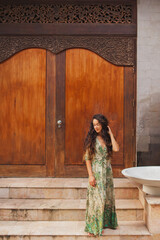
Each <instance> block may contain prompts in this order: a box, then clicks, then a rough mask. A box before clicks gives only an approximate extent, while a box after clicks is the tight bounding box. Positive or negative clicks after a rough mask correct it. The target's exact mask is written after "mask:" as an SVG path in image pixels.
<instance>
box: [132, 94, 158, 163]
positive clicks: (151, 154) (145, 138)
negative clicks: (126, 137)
mask: <svg viewBox="0 0 160 240" xmlns="http://www.w3.org/2000/svg"><path fill="white" fill-rule="evenodd" d="M143 102H145V104H144V105H145V107H144V109H143V113H144V114H142V115H141V117H140V133H139V134H137V135H139V136H138V139H137V149H144V146H145V149H147V150H148V151H138V152H137V166H160V93H154V94H153V95H150V96H149V98H148V99H143ZM146 102H147V105H146ZM139 104H141V103H139ZM146 106H148V107H146ZM144 132H145V133H146V132H147V134H148V135H147V134H144Z"/></svg>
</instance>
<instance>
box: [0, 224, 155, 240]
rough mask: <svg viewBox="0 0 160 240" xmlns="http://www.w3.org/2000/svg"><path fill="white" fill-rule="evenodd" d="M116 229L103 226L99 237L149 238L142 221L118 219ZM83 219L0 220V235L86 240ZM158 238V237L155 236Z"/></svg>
mask: <svg viewBox="0 0 160 240" xmlns="http://www.w3.org/2000/svg"><path fill="white" fill-rule="evenodd" d="M118 224H119V226H118V228H117V229H115V230H113V229H109V228H105V229H104V233H103V235H102V236H101V237H100V239H105V240H122V239H123V240H133V239H134V240H135V239H136V240H137V239H139V240H142V239H143V240H144V239H145V240H151V234H150V233H149V231H148V230H147V228H146V226H145V224H144V222H143V221H137V222H133V221H131V222H130V221H119V222H118ZM84 227H85V221H53V222H51V221H49V222H48V221H32V222H31V221H23V222H18V221H0V237H3V239H4V237H6V239H7V240H20V239H21V240H23V239H29V240H51V239H56V240H73V239H74V240H87V239H95V238H94V237H88V236H87V235H88V234H87V233H86V232H84ZM157 239H158V238H157Z"/></svg>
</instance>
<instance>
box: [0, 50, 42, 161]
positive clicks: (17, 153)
mask: <svg viewBox="0 0 160 240" xmlns="http://www.w3.org/2000/svg"><path fill="white" fill-rule="evenodd" d="M0 73H1V81H0V89H1V90H0V92H1V94H0V112H1V114H0V115H1V118H0V135H1V136H0V139H1V144H0V162H1V164H10V165H11V164H21V165H22V164H25V165H26V164H44V163H45V87H46V50H42V49H29V50H24V51H22V52H20V53H18V54H16V55H15V56H14V57H12V58H11V59H9V60H7V61H5V62H4V63H3V64H1V65H0Z"/></svg>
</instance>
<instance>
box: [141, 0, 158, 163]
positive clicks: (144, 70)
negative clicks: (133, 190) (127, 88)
mask: <svg viewBox="0 0 160 240" xmlns="http://www.w3.org/2000/svg"><path fill="white" fill-rule="evenodd" d="M137 4H138V5H137V11H138V16H137V18H138V37H137V152H138V154H137V165H139V166H140V165H160V0H137Z"/></svg>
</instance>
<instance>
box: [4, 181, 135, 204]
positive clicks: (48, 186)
mask: <svg viewBox="0 0 160 240" xmlns="http://www.w3.org/2000/svg"><path fill="white" fill-rule="evenodd" d="M113 181H114V191H115V198H116V199H124V198H125V199H138V198H139V191H138V188H137V187H136V186H134V185H133V184H132V183H131V182H129V180H128V179H126V178H114V179H113ZM87 186H88V178H0V198H24V199H25V198H36V199H37V198H46V199H47V198H52V199H59V198H65V199H71V198H72V199H85V198H86V191H87Z"/></svg>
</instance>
